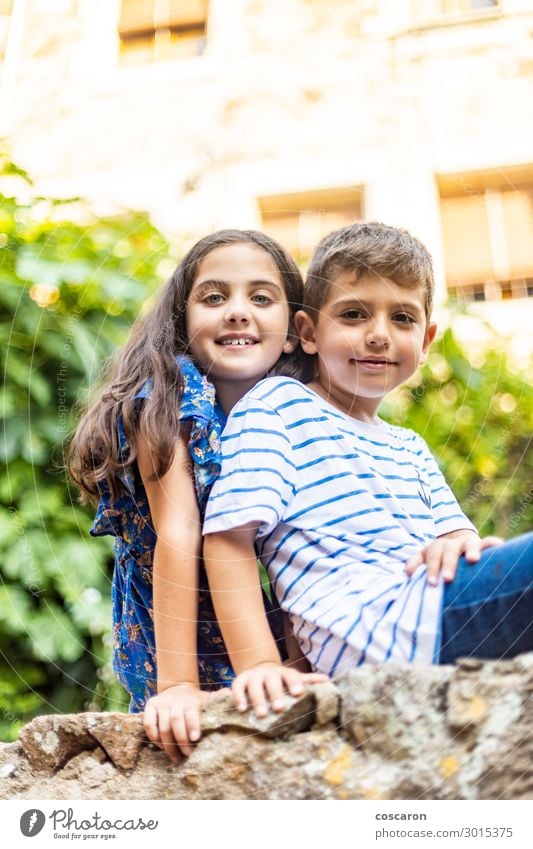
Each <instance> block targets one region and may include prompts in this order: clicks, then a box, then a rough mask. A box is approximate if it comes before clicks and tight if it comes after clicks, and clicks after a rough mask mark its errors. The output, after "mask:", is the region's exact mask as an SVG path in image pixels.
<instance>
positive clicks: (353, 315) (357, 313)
mask: <svg viewBox="0 0 533 849" xmlns="http://www.w3.org/2000/svg"><path fill="white" fill-rule="evenodd" d="M364 317H365V314H364V312H363V311H362V310H358V309H352V310H344V312H343V313H342V318H347V319H348V320H349V321H356V320H357V319H359V318H364Z"/></svg>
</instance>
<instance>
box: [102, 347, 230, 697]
mask: <svg viewBox="0 0 533 849" xmlns="http://www.w3.org/2000/svg"><path fill="white" fill-rule="evenodd" d="M178 362H179V365H180V369H181V373H182V376H183V394H182V398H181V402H180V421H182V422H187V424H188V425H190V437H189V453H190V456H191V459H192V462H193V468H194V480H195V487H196V495H197V498H198V503H199V506H200V513H201V517H202V519H203V515H204V512H205V506H206V504H207V499H208V496H209V492H210V489H211V486H212V485H213V483H214V481H215V478H216V477H217V476H218V473H219V471H220V434H221V432H222V429H223V427H224V425H225V422H226V416H225V414H224V411H223V410H222V408H221V407H220V405H219V404H218V402H217V400H216V397H215V389H214V387H213V386H212V385H211V384H210V383H209V382H208V380H207V378H206V377H205V376H204V375H202V374H201V373H200V372H199V371H198V370H197V368H196V367H195V366H194V365H193V364H192V363H191V362H190V361H189V360H187V359H185V358H182V357H180V358H179V360H178ZM149 392H150V386H149V384H148V383H147V384H146V385H145V386H144V388H143V389H142V390H141V392H139V394H138V396H137V397H138V399H139V401H140V402H141V403H142V399H143V398H146V397H147V396H148V395H149ZM119 439H120V446H121V450H122V453H123V456H124V457H127V455H128V451H129V447H128V443H127V440H126V436H125V434H124V430H123V427H122V423H121V422H119ZM122 482H123V484H124V487H125V490H126V492H125V493H124V494H123V495H122V496H121V497H120V498H119V499H118V500H117V501H114V502H112V501H111V499H110V497H109V494H108V493H107V491H106V490H105V489H103V490H102V497H101V499H100V502H99V504H98V508H97V512H96V517H95V520H94V523H93V526H92V528H91V531H90V533H91V535H92V536H105V535H111V536H113V537H114V538H115V541H114V548H115V568H114V572H113V585H112V599H113V669H114V672H115V675H116V676H117V678H118V680H119V681H120V683H121V684H122V685H123V687H125V688H126V690H127V691H128V692H129V693H130V695H131V703H130V711H132V712H138V711H142V710H144V705H145V703H146V701H147V700H148V699H149V698H150V697H151V696H153V695H155V693H156V692H157V669H156V659H155V637H154V622H153V599H152V574H153V573H152V568H153V556H154V547H155V543H156V534H155V531H154V528H153V524H152V519H151V516H150V509H149V506H148V500H147V497H146V492H145V489H144V486H143V484H142V481H141V477H140V474H139V471H138V469H137V466H136V464H133V465H132V466H129V467H128V468H127V470H126V471H125V473H124V475H123V477H122ZM199 590H200V591H199V603H198V668H199V675H200V682H201V686H202V688H203V689H207V690H214V689H218V688H219V687H223V686H228V685H230V684H231V681H232V680H233V677H234V674H233V670H232V668H231V665H230V661H229V658H228V656H227V654H226V649H225V647H224V642H223V640H222V635H221V633H220V630H219V628H218V625H217V622H216V618H215V613H214V609H213V604H212V601H211V596H210V593H209V589H208V584H207V577H206V574H205V570H204V568H203V566H201V567H200V588H199Z"/></svg>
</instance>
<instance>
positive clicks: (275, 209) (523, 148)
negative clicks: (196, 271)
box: [0, 0, 533, 337]
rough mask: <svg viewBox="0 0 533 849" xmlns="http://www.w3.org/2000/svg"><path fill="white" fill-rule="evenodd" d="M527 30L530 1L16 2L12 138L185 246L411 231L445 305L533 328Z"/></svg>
mask: <svg viewBox="0 0 533 849" xmlns="http://www.w3.org/2000/svg"><path fill="white" fill-rule="evenodd" d="M532 32H533V0H209V2H205V0H0V135H4V136H7V138H8V140H9V143H10V147H11V150H12V152H13V154H14V156H15V158H16V160H17V162H19V163H20V164H22V165H23V166H24V167H25V168H27V169H28V170H29V171H30V172H31V174H32V175H33V176H34V177H35V178H36V180H37V185H38V187H39V188H40V189H41V190H42V191H43V192H49V193H51V194H55V195H67V196H71V195H84V196H87V197H89V198H92V199H94V200H95V201H97V202H98V203H99V204H100V208H104V207H105V208H110V207H111V205H114V206H117V205H123V206H128V207H134V208H142V209H147V210H149V212H150V213H151V214H152V215H153V216H154V218H155V220H156V222H157V223H158V224H159V225H160V226H162V227H163V229H164V230H166V232H167V233H169V234H170V235H171V237H174V238H175V239H178V240H181V241H183V242H184V243H186V244H188V243H190V242H191V241H193V240H194V239H195V238H197V237H198V236H200V235H203V234H205V233H206V232H208V231H210V230H213V229H216V228H219V227H226V226H237V227H259V228H263V229H265V230H267V231H269V232H270V233H271V234H272V235H274V236H276V237H278V238H279V240H280V241H282V242H283V243H284V244H285V245H286V246H287V247H288V248H289V249H290V250H292V251H293V252H294V254H295V255H297V256H298V257H300V258H302V259H305V257H306V256H308V255H309V253H310V251H311V249H312V247H313V245H314V244H315V243H316V242H317V241H318V239H319V238H320V237H321V236H322V235H324V234H325V233H326V232H328V231H329V230H331V229H333V228H334V227H337V226H339V225H341V224H342V223H344V222H347V221H351V220H354V219H357V218H365V219H378V220H381V221H385V222H387V223H391V224H397V225H400V226H404V227H407V228H408V229H409V230H410V231H411V232H413V233H414V234H415V235H417V236H418V237H420V238H421V239H422V240H423V241H424V242H425V243H426V244H427V245H428V247H429V248H430V249H431V251H432V252H433V255H434V258H435V263H436V270H437V278H438V301H439V302H440V303H444V302H445V300H446V298H447V297H448V295H450V294H452V295H457V296H458V297H459V298H461V299H463V300H465V301H466V302H467V303H468V304H469V308H470V309H471V310H472V311H473V312H474V313H475V312H476V311H478V312H479V311H481V313H482V314H484V315H486V316H487V317H488V318H489V319H490V320H492V321H493V323H495V324H496V326H497V327H498V328H499V329H500V330H501V331H502V332H503V333H504V334H508V335H512V336H519V335H520V336H524V334H525V335H526V336H527V337H529V336H531V332H530V324H531V318H532V316H533V310H532V304H533V300H532V299H533V45H532V40H531V33H532Z"/></svg>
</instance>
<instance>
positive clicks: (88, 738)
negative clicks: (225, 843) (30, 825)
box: [0, 654, 533, 799]
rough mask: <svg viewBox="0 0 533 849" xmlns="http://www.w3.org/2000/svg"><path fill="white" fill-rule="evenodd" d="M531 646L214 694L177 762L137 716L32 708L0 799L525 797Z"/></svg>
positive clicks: (531, 764)
mask: <svg viewBox="0 0 533 849" xmlns="http://www.w3.org/2000/svg"><path fill="white" fill-rule="evenodd" d="M532 693H533V654H531V655H523V656H521V657H519V658H517V659H515V660H513V661H508V662H499V663H495V662H480V661H464V662H462V663H461V664H459V665H458V666H457V667H417V666H406V667H394V666H389V665H384V666H380V667H375V666H367V667H363V668H362V669H360V670H358V671H357V672H354V673H353V674H351V675H350V676H348V677H346V678H344V679H342V680H340V681H339V682H337V686H334V685H333V684H320V685H316V686H314V687H310V688H309V689H308V691H307V692H306V693H305V694H304V695H303V696H302V697H301V698H300V699H289V698H288V699H287V702H288V706H287V709H286V711H285V712H284V713H283V714H282V715H277V716H275V715H270V716H269V717H267V718H266V719H264V720H258V719H256V718H255V716H253V715H251V714H246V715H241V714H238V713H237V712H236V711H234V710H233V708H232V706H231V703H230V700H229V696H226V695H223V696H220V697H218V698H217V699H214V700H212V702H211V704H210V705H209V707H208V708H207V709H206V711H205V715H204V718H203V729H204V731H203V737H202V740H201V741H200V743H199V744H198V746H197V748H196V750H195V752H194V754H193V755H192V756H191V757H190V758H189V759H187V760H186V759H183V760H182V761H181V763H180V764H178V765H177V766H175V765H172V764H171V763H170V762H169V761H168V760H167V758H166V756H165V755H164V754H163V753H162V752H160V751H159V750H158V749H155V748H152V747H151V746H150V745H149V744H147V742H146V739H145V736H144V732H143V728H142V721H141V718H140V717H138V716H131V715H130V716H128V715H124V714H118V713H117V714H95V713H87V714H79V715H74V716H40V717H38V718H36V719H34V720H33V721H32V722H30V723H29V724H28V725H26V726H25V727H24V728H23V729H22V731H21V734H20V741H19V742H17V743H11V744H2V745H0V798H2V799H105V798H110V799H531V798H533V714H532V703H531V695H532Z"/></svg>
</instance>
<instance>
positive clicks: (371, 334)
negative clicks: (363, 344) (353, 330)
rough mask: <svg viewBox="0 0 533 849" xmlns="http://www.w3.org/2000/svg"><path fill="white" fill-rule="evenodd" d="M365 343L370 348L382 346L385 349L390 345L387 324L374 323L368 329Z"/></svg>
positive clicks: (383, 322)
mask: <svg viewBox="0 0 533 849" xmlns="http://www.w3.org/2000/svg"><path fill="white" fill-rule="evenodd" d="M366 341H367V344H368V345H371V346H372V347H378V346H382V347H385V348H387V347H388V346H389V345H390V333H389V328H388V325H387V323H386V322H385V321H374V322H373V323H372V326H371V327H369V328H368V333H367V335H366Z"/></svg>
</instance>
